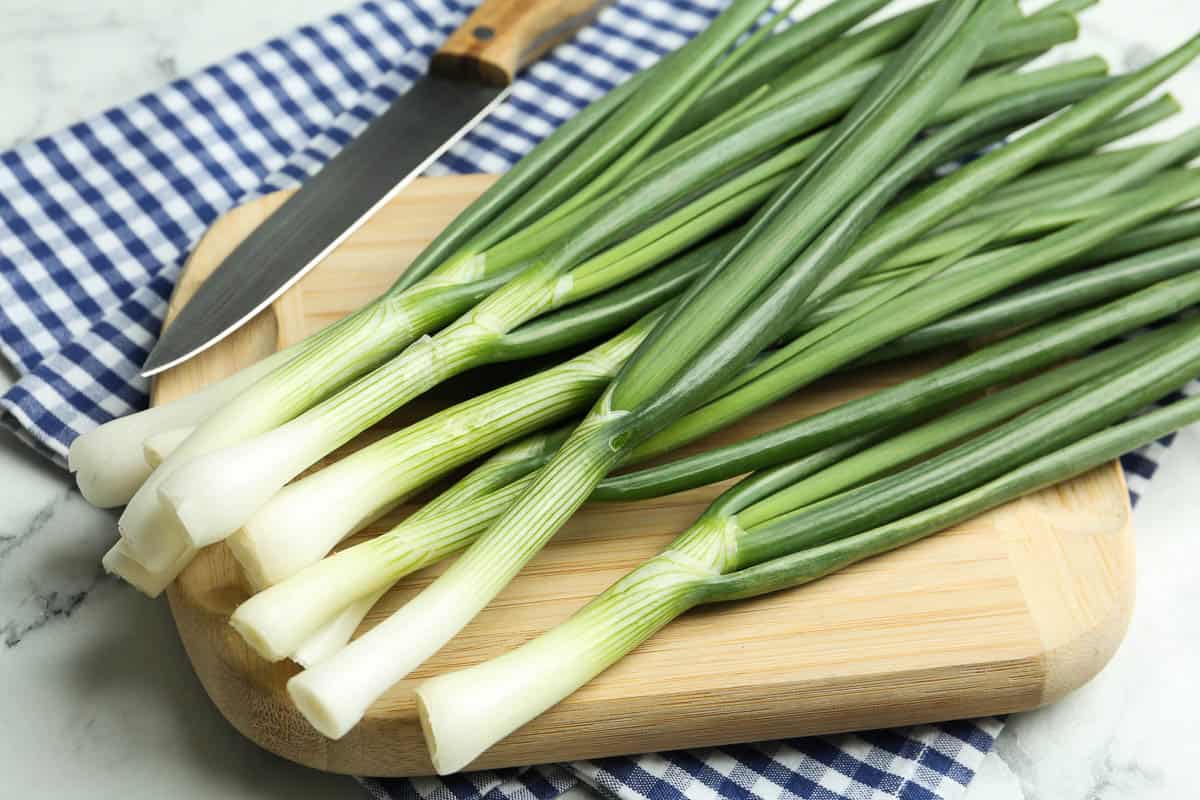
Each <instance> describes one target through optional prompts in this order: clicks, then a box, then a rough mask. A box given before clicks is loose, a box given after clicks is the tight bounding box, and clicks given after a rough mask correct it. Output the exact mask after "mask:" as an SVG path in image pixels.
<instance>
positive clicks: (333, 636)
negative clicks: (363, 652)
mask: <svg viewBox="0 0 1200 800" xmlns="http://www.w3.org/2000/svg"><path fill="white" fill-rule="evenodd" d="M385 592H386V590H385V591H384V592H379V593H378V594H374V595H371V596H370V597H364V598H363V599H361V600H357V601H355V602H353V603H351V604H350V605H348V606H346V608H344V609H342V613H340V614H338V615H337V616H336V617H334V618H333V619H332V620H330V621H329V622H327V623H326V624H325V626H324V627H323V628H321V630H319V631H317V632H316V633H314V634H313V635H312V636H310V637H308V638H307V639H305V640H304V644H302V645H300V646H299V647H298V648H296V652H294V653H292V661H295V662H296V663H297V664H299V665H300V666H302V667H313V666H316V665H317V664H320V663H321V662H322V661H324V660H325V659H327V658H330V657H331V656H332V655H333V654H334V653H336V652H338V651H339V650H341V649H342V648H343V647H345V646H346V645H347V644H349V642H350V639H351V637H353V636H354V632H355V631H356V630H358V626H359V625H360V624H362V621H363V620H364V619H365V618H366V616H367V614H368V613H369V612H370V610H371V609H372V608H373V607H374V606H375V604H376V603H378V602H379V598H381V597H383V595H384V593H385Z"/></svg>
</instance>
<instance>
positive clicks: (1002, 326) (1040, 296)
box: [868, 237, 1200, 361]
mask: <svg viewBox="0 0 1200 800" xmlns="http://www.w3.org/2000/svg"><path fill="white" fill-rule="evenodd" d="M1197 268H1200V238H1196V237H1193V238H1191V239H1185V240H1184V241H1182V242H1177V243H1176V244H1173V245H1168V246H1167V247H1163V248H1159V249H1157V250H1150V251H1148V252H1146V253H1142V254H1140V255H1136V256H1131V257H1130V258H1126V259H1122V260H1120V261H1117V262H1115V263H1112V264H1109V265H1106V266H1104V267H1099V268H1097V269H1092V270H1086V271H1084V272H1081V273H1078V274H1071V275H1066V276H1064V277H1062V278H1058V279H1056V280H1052V281H1047V282H1044V283H1040V284H1037V285H1035V286H1031V287H1029V288H1027V289H1022V290H1020V291H1016V292H1012V293H1010V294H1007V295H1004V296H1002V297H998V298H996V299H995V300H991V301H988V302H985V303H980V304H978V305H977V306H974V307H972V308H969V309H967V310H965V311H962V312H960V313H958V314H954V315H952V316H950V317H947V318H946V319H944V320H941V321H940V322H935V323H933V324H932V325H928V326H926V327H925V328H922V329H921V330H919V331H915V332H913V333H910V334H908V335H907V336H902V337H900V338H899V339H897V340H896V341H894V342H892V343H891V344H889V345H887V346H886V347H884V348H881V349H880V350H878V351H876V352H875V353H872V354H871V355H870V356H869V357H868V358H869V359H870V360H871V361H876V360H884V359H891V358H898V357H901V356H905V355H912V354H914V353H923V352H928V351H930V350H933V349H936V348H939V347H945V346H947V345H952V344H958V343H962V342H967V341H970V340H971V339H975V338H977V337H980V336H986V335H989V334H994V333H997V332H1000V331H1005V330H1012V329H1014V328H1017V327H1020V326H1022V325H1026V324H1029V323H1031V322H1039V321H1041V320H1044V319H1049V318H1051V317H1056V316H1059V315H1061V314H1064V313H1068V312H1070V311H1074V310H1076V309H1079V308H1083V307H1086V306H1089V305H1092V304H1093V303H1097V302H1102V301H1105V300H1110V299H1112V298H1114V297H1119V296H1122V295H1125V294H1128V293H1130V292H1133V291H1136V290H1138V289H1142V288H1145V287H1147V286H1150V285H1152V284H1155V283H1158V282H1159V281H1162V280H1166V279H1168V278H1173V277H1176V276H1178V275H1182V274H1185V273H1188V272H1191V271H1192V270H1195V269H1197Z"/></svg>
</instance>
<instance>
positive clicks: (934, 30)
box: [318, 0, 1003, 694]
mask: <svg viewBox="0 0 1200 800" xmlns="http://www.w3.org/2000/svg"><path fill="white" fill-rule="evenodd" d="M977 5H979V4H977V3H976V2H973V1H972V0H955V2H951V3H947V4H944V5H940V6H939V7H938V9H937V11H935V12H934V13H933V14H932V15H931V17H930V18H929V20H928V21H927V22H926V23H925V25H924V26H923V27H922V28H921V30H920V31H919V32H918V33H917V34H916V35H915V36H914V37H913V39H912V40H911V42H910V43H909V45H907V46H906V47H905V48H904V49H903V50H902V51H900V53H899V54H898V55H897V56H896V57H895V63H894V65H892V67H891V68H889V69H888V70H885V71H884V73H883V75H881V77H880V78H879V80H877V81H876V82H875V83H874V84H872V85H871V86H870V87H869V88H868V89H867V90H866V92H865V93H864V94H863V96H862V97H861V99H860V100H859V101H858V103H857V104H856V105H855V107H854V108H852V109H851V111H850V112H849V113H848V114H847V115H846V117H845V118H844V119H843V120H842V122H841V123H840V124H839V125H838V126H837V127H836V128H835V129H834V130H833V131H832V132H831V133H830V134H829V136H828V137H826V139H825V141H824V142H823V143H822V146H821V148H820V149H818V151H817V152H816V153H814V155H813V156H812V157H811V158H810V159H809V160H808V161H807V162H806V164H805V167H804V168H803V169H802V170H801V173H800V175H799V177H797V178H796V179H795V180H794V181H793V182H792V183H791V185H789V186H788V187H786V188H785V189H783V190H781V191H780V193H778V194H777V195H776V196H775V197H774V198H773V199H772V200H771V201H770V202H769V203H768V204H767V206H765V207H764V209H763V210H761V211H760V212H759V213H758V214H757V215H756V218H755V220H754V221H753V222H752V223H751V228H750V232H749V233H748V234H747V235H746V236H745V237H744V238H743V239H742V240H741V241H740V242H739V243H738V244H737V245H735V246H734V248H733V250H732V251H731V253H730V254H728V255H726V256H725V258H724V259H723V260H722V263H721V265H720V266H718V268H717V269H716V270H715V271H712V272H709V273H707V274H706V275H705V276H703V277H702V278H701V279H700V280H699V281H698V282H697V283H696V284H693V286H692V287H691V288H690V289H689V290H688V292H687V293H685V295H684V296H683V298H682V300H681V302H680V304H678V305H675V306H673V308H672V309H671V310H670V311H668V313H667V315H666V317H665V318H664V319H663V320H662V321H661V322H660V323H659V325H658V326H656V328H655V330H654V331H653V332H652V333H651V334H650V336H649V338H648V339H647V340H646V342H644V343H643V344H642V345H641V347H640V348H639V350H638V351H637V352H636V353H635V354H634V356H633V358H632V359H631V360H630V361H629V362H628V363H627V364H626V365H625V367H624V368H623V369H622V371H621V373H620V374H619V375H618V378H617V379H616V381H614V382H613V384H611V385H610V387H609V389H608V390H607V391H606V392H605V394H604V395H603V396H602V398H601V400H600V401H599V403H598V404H597V406H596V407H595V408H594V409H593V411H592V412H591V413H589V415H588V416H587V417H586V418H585V419H584V421H583V422H582V423H581V424H580V426H579V427H578V428H576V430H575V431H574V432H573V433H572V434H571V436H570V437H569V438H568V439H567V441H566V442H565V443H564V444H563V446H562V447H561V448H560V449H559V450H558V452H557V453H556V455H555V457H554V458H553V459H552V460H551V461H550V463H549V464H547V466H546V467H545V468H543V469H542V470H540V471H539V472H538V473H536V475H535V476H534V478H533V481H532V484H531V485H530V487H529V489H528V490H527V491H525V492H524V493H523V494H522V496H521V497H520V499H518V500H517V502H516V503H514V504H513V505H512V506H511V507H510V508H509V509H508V510H507V511H506V512H505V513H504V514H503V515H502V516H501V517H500V518H499V519H498V520H497V521H496V523H495V524H494V525H493V526H492V527H491V528H489V529H488V531H487V532H485V533H484V534H483V535H482V536H481V537H480V538H479V539H478V540H477V541H476V542H475V543H474V544H472V545H471V546H470V547H469V548H468V549H467V550H466V552H465V553H464V554H463V555H462V556H461V557H460V558H459V559H458V560H457V561H456V562H455V563H454V564H452V565H451V567H450V568H449V570H447V571H446V572H445V573H443V575H442V576H441V577H440V578H438V579H437V580H435V581H434V583H433V584H432V585H431V586H430V587H429V588H427V589H426V590H425V591H423V592H422V593H421V594H419V595H417V597H416V598H414V600H412V601H411V602H409V603H408V604H407V605H406V606H404V607H403V608H402V609H401V610H400V611H399V612H397V613H396V614H395V615H393V616H392V617H391V618H389V619H388V620H386V621H385V622H384V623H382V624H381V625H380V626H379V627H378V628H377V629H381V630H384V631H385V633H384V634H382V635H384V636H388V635H390V634H389V633H388V632H390V631H396V630H405V631H406V636H407V639H408V643H407V646H405V647H404V648H402V649H401V650H399V651H397V652H395V653H393V654H392V656H393V658H392V659H390V661H389V664H388V665H387V668H386V669H376V670H372V671H371V674H369V675H364V676H355V677H353V678H351V679H350V680H349V682H351V683H361V684H362V685H363V686H364V687H366V688H365V691H366V693H367V694H370V693H371V692H373V691H376V690H380V689H379V685H380V684H381V683H382V686H383V688H386V687H387V686H390V685H391V684H392V683H394V682H395V680H396V679H398V678H400V677H402V676H403V675H405V674H407V673H408V672H409V671H410V670H411V669H412V668H414V667H415V666H417V665H418V664H420V663H421V662H422V661H424V660H425V659H426V658H427V657H428V656H429V655H430V654H432V653H433V652H436V651H437V650H438V649H440V647H441V646H442V645H443V644H444V643H445V642H446V641H448V640H449V638H451V637H452V636H453V635H454V634H455V633H457V631H458V630H459V629H460V628H461V627H462V626H463V625H464V624H466V623H467V622H468V621H469V620H470V619H471V618H472V617H473V616H474V615H475V614H476V613H477V612H478V611H479V609H481V608H482V607H483V606H484V605H486V603H487V602H488V601H490V599H491V598H492V597H493V596H494V595H495V593H496V592H497V591H499V590H500V588H502V587H503V586H504V585H505V584H507V582H508V581H509V580H510V579H511V577H512V576H513V575H514V574H515V573H516V572H517V571H518V570H519V569H520V567H521V566H522V565H523V564H524V563H525V562H526V561H527V560H528V559H529V558H531V557H532V556H533V554H534V553H536V552H537V551H538V550H539V549H540V547H541V546H542V545H543V544H544V543H545V541H546V540H547V539H548V538H549V537H550V536H551V535H553V533H554V531H555V530H557V528H558V527H559V526H560V525H561V524H562V522H563V521H565V519H566V518H567V517H568V516H570V514H571V513H573V511H574V510H575V509H576V508H577V507H578V506H579V505H580V503H582V502H583V500H584V499H586V497H587V496H588V495H589V494H591V492H592V490H593V489H594V487H595V485H596V484H597V483H598V482H599V481H600V480H602V479H603V477H604V475H605V473H607V472H608V471H609V470H610V469H611V468H612V467H613V466H615V464H616V463H617V462H618V461H619V460H620V458H621V457H622V456H623V455H624V451H625V450H626V449H632V447H633V446H634V445H635V444H636V443H637V442H636V440H635V437H636V436H637V434H638V433H640V432H639V431H638V430H637V428H636V427H635V425H636V424H637V423H641V424H643V425H644V424H646V421H650V420H655V417H656V416H657V415H656V413H655V412H656V411H657V410H658V409H657V408H656V405H657V402H656V400H654V399H650V400H649V401H647V398H654V397H657V398H667V399H669V400H671V401H672V402H674V403H678V399H677V395H678V391H679V389H680V388H684V392H685V394H686V395H688V397H687V399H688V400H689V401H690V400H691V399H692V398H693V397H694V396H695V395H696V394H700V395H701V396H702V395H703V393H704V391H705V390H707V389H708V387H707V386H705V385H704V383H705V380H706V379H705V378H704V377H701V378H700V379H699V380H698V381H697V380H694V379H692V378H690V376H688V377H685V379H684V380H683V381H682V382H680V383H676V384H675V385H674V386H672V382H673V380H678V378H679V377H680V376H679V375H676V374H675V373H677V372H679V371H680V369H679V365H680V364H703V362H704V361H706V359H705V358H704V350H705V345H706V344H707V342H705V341H704V340H702V339H699V337H697V334H698V333H700V334H704V333H707V334H708V336H710V337H711V335H712V332H713V331H720V330H721V329H723V328H725V327H727V326H728V325H729V324H730V323H733V324H734V325H735V327H736V323H734V317H736V315H737V314H738V313H739V312H744V311H745V305H746V304H747V303H748V302H749V301H755V300H756V298H755V297H754V295H755V294H757V292H758V291H761V290H762V289H763V288H766V286H767V284H769V283H770V281H771V280H773V277H774V275H773V272H779V271H783V270H784V268H785V267H786V266H787V265H788V264H789V263H790V262H791V261H792V260H793V259H794V258H796V256H797V255H798V254H799V253H800V252H801V251H802V250H803V249H804V248H805V246H806V245H808V244H810V243H812V242H813V240H815V239H817V238H818V236H819V234H820V232H821V230H822V228H824V227H825V226H826V225H829V226H830V227H836V225H832V224H830V223H831V222H833V221H834V220H835V218H836V217H837V215H838V214H839V212H840V211H841V210H842V208H844V207H845V206H846V205H847V204H848V203H849V202H850V201H851V200H852V199H853V198H854V197H855V196H856V195H857V194H859V193H860V192H861V191H862V190H863V189H864V188H866V187H867V186H869V185H870V183H871V182H872V181H873V180H874V179H875V178H876V177H877V175H878V173H879V172H881V171H882V170H883V169H885V168H886V166H887V165H888V164H890V163H891V161H892V160H893V159H894V158H896V156H898V155H899V154H900V152H901V151H902V150H904V148H905V147H906V146H907V145H908V143H909V142H910V141H911V140H912V139H913V137H914V136H915V135H916V134H917V133H918V132H919V131H920V130H921V129H922V128H923V127H924V126H925V123H926V121H927V119H928V117H929V116H931V114H932V112H933V111H934V110H935V109H936V108H938V107H939V106H940V105H941V104H942V103H943V102H944V101H945V100H946V99H947V98H948V97H949V96H950V94H952V93H953V91H954V90H955V89H956V88H957V87H958V85H959V84H960V83H961V81H962V80H963V78H964V77H965V76H966V74H967V72H968V71H969V70H970V68H971V66H972V65H973V64H974V62H975V60H976V59H977V58H978V56H979V54H980V52H981V51H982V48H983V41H984V39H985V36H986V31H987V30H989V29H991V28H993V27H994V25H995V21H996V18H997V15H998V13H999V12H1000V11H1001V10H1002V6H1003V4H1002V3H1001V2H990V0H987V1H986V2H985V3H984V4H983V7H982V10H981V11H980V12H979V13H976V11H977V8H976V7H977ZM898 188H899V187H898ZM717 295H719V297H720V302H719V303H714V302H709V299H710V298H715V296H717ZM680 326H682V328H681V329H682V330H685V331H689V335H688V336H683V337H680V336H678V335H673V334H674V332H675V331H676V329H679V328H680ZM664 337H665V338H664ZM664 341H669V342H670V350H671V352H670V354H669V355H668V354H664V353H663V352H661V351H662V345H663V342H664ZM763 344H764V346H765V344H766V343H765V342H764V343H763ZM648 345H649V347H648ZM759 349H761V348H759ZM738 350H739V351H740V352H739V353H736V354H735V355H734V357H733V358H727V359H725V364H724V365H722V367H723V368H718V369H716V370H712V369H711V365H708V364H705V365H704V366H705V367H706V371H708V377H709V378H712V379H715V380H716V381H717V382H716V384H715V385H717V386H719V385H720V383H721V382H723V381H724V380H727V379H728V378H729V377H731V375H732V374H733V373H735V372H736V371H737V370H738V369H740V368H741V367H742V366H744V365H745V364H746V363H747V362H748V361H749V360H751V359H752V358H753V357H754V356H755V355H756V353H757V350H754V349H752V348H748V347H740V348H738ZM650 353H653V355H654V361H657V362H658V363H653V362H652V361H647V360H644V357H645V356H646V355H647V354H650ZM743 354H744V355H743ZM739 355H742V357H741V358H740V359H739ZM672 364H673V365H675V367H674V368H672V367H671V365H672ZM687 369H688V367H684V368H683V371H685V372H686V370H687ZM664 372H665V375H664V374H663V373H664ZM646 373H649V375H647V374H646ZM631 378H632V379H633V380H632V383H631V382H630V379H631ZM664 378H665V379H666V380H663V379H664ZM710 385H711V384H710ZM689 386H690V387H691V388H690V390H689V389H688V388H686V387H689ZM697 388H699V390H700V391H697ZM664 390H665V391H664ZM641 406H647V407H648V408H649V409H650V413H649V414H644V413H637V412H639V410H640V408H639V407H641ZM663 421H664V422H665V421H667V420H663ZM630 423H635V425H631V424H630ZM352 646H353V645H352ZM325 663H333V660H332V659H331V660H330V661H328V662H325ZM321 666H323V665H318V667H321ZM359 677H361V678H362V680H361V681H360V680H359Z"/></svg>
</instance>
